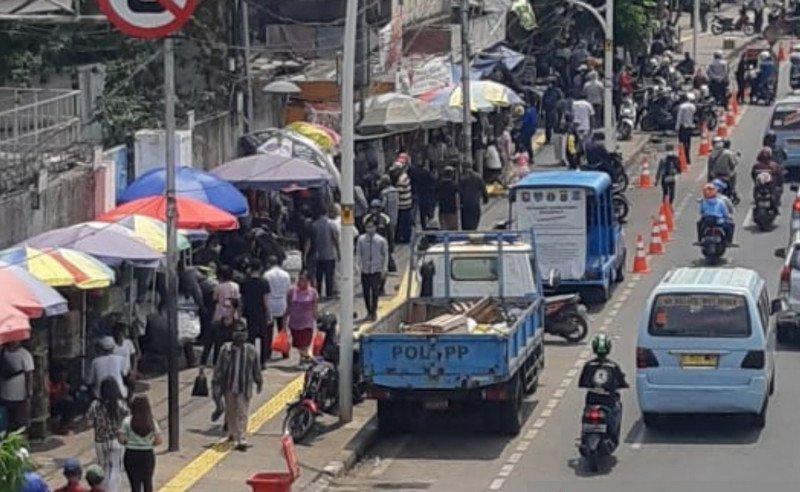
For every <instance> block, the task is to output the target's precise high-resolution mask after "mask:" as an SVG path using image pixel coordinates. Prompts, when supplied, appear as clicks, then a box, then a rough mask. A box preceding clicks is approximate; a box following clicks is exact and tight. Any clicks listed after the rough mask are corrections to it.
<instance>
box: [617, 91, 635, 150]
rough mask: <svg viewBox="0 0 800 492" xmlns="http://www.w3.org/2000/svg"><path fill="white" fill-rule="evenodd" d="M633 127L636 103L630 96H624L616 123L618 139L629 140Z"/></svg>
mask: <svg viewBox="0 0 800 492" xmlns="http://www.w3.org/2000/svg"><path fill="white" fill-rule="evenodd" d="M634 126H636V103H635V102H634V100H633V98H632V97H631V96H625V97H623V98H622V102H621V103H620V106H619V121H618V122H617V133H618V134H619V139H620V140H630V139H631V136H632V135H633V127H634Z"/></svg>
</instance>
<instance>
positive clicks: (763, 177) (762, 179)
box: [756, 171, 772, 186]
mask: <svg viewBox="0 0 800 492" xmlns="http://www.w3.org/2000/svg"><path fill="white" fill-rule="evenodd" d="M756 183H757V184H759V185H762V186H764V185H768V184H770V183H772V175H771V174H770V173H768V172H766V171H764V172H760V173H758V175H757V176H756Z"/></svg>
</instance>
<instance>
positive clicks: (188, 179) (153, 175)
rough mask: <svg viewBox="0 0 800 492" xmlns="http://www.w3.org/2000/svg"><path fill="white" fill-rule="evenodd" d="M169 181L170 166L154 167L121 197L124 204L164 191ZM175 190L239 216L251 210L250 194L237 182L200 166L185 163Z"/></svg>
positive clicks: (129, 186)
mask: <svg viewBox="0 0 800 492" xmlns="http://www.w3.org/2000/svg"><path fill="white" fill-rule="evenodd" d="M166 184H167V171H166V168H163V167H160V168H155V169H151V170H149V171H147V172H146V173H144V174H142V175H141V176H140V177H139V178H138V179H137V180H136V181H134V182H133V183H131V184H130V185H128V187H127V188H125V190H124V191H123V192H122V194H121V195H120V197H119V199H118V200H117V201H118V203H120V204H122V203H128V202H132V201H133V200H138V199H139V198H145V197H149V196H157V195H163V194H164V190H165V189H166ZM175 191H176V193H177V196H186V197H189V198H194V199H195V200H199V201H201V202H205V203H208V204H210V205H214V206H215V207H217V208H220V209H222V210H224V211H226V212H228V213H229V214H232V215H236V216H237V217H241V216H244V215H247V214H248V211H249V210H248V206H247V198H245V196H244V195H242V193H241V192H240V191H239V190H237V189H236V187H235V186H232V185H231V184H230V183H228V182H225V181H223V180H221V179H219V178H217V177H216V176H214V175H212V174H209V173H207V172H205V171H201V170H199V169H194V168H191V167H185V166H183V167H179V168H177V169H175Z"/></svg>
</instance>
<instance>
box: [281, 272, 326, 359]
mask: <svg viewBox="0 0 800 492" xmlns="http://www.w3.org/2000/svg"><path fill="white" fill-rule="evenodd" d="M309 280H310V278H309V276H308V273H306V272H300V274H299V275H298V276H297V283H296V284H295V286H294V287H292V288H291V289H290V290H289V294H288V295H287V296H286V302H287V311H286V314H287V316H288V318H289V319H288V320H287V323H288V326H289V329H290V330H291V332H292V346H293V347H294V348H296V349H297V351H298V352H300V364H301V365H303V364H306V363H308V362H310V361H311V342H312V340H313V339H314V329H315V328H316V326H317V302H318V301H319V295H318V294H317V291H316V289H314V287H312V286H311V284H310V282H309Z"/></svg>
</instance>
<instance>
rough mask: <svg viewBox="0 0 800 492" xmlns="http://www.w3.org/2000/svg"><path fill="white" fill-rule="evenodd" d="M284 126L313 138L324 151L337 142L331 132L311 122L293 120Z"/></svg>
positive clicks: (333, 146) (331, 147)
mask: <svg viewBox="0 0 800 492" xmlns="http://www.w3.org/2000/svg"><path fill="white" fill-rule="evenodd" d="M286 128H287V129H288V130H291V131H293V132H295V133H299V134H300V135H302V136H304V137H306V138H308V139H311V140H313V141H314V143H315V144H317V145H319V147H320V148H321V149H322V150H325V151H330V150H331V149H333V148H335V147H336V145H337V144H338V142H337V141H336V139H335V138H334V136H333V135H334V134H332V132H330V131H326V129H324V128H322V127H320V126H318V125H315V124H313V123H308V122H306V121H295V122H294V123H289V124H288V125H286Z"/></svg>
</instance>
